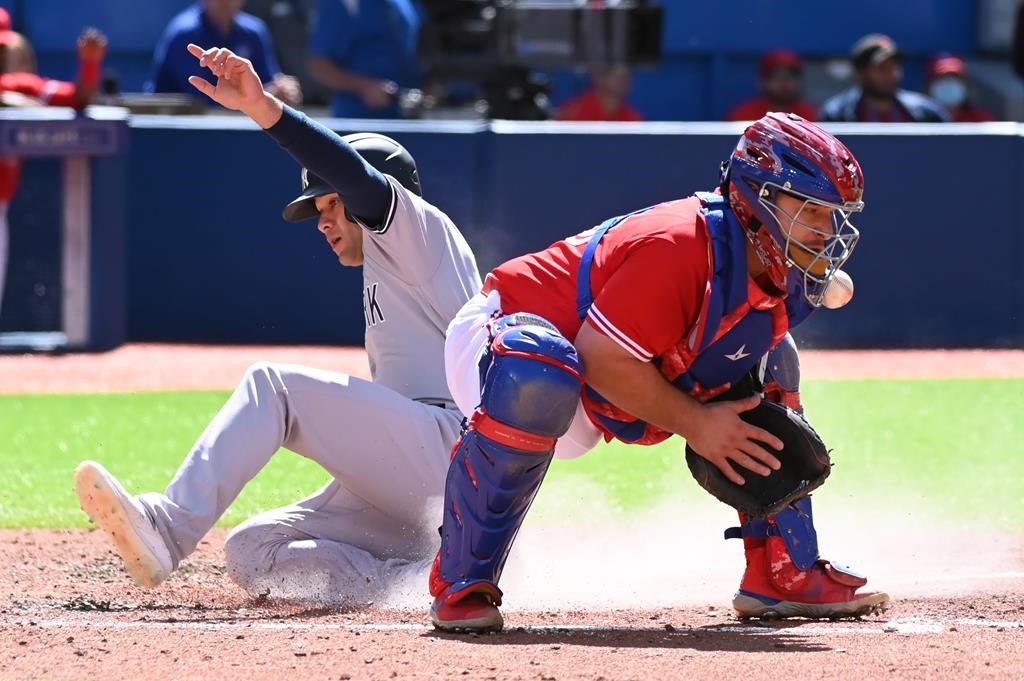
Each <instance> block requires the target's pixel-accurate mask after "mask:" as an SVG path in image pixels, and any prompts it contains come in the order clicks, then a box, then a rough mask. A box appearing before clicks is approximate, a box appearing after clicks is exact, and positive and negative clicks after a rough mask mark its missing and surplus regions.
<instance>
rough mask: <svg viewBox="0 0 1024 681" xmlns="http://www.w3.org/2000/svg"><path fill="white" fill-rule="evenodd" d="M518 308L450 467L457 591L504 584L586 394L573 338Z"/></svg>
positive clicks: (446, 528)
mask: <svg viewBox="0 0 1024 681" xmlns="http://www.w3.org/2000/svg"><path fill="white" fill-rule="evenodd" d="M515 317H516V316H513V318H512V319H513V322H512V323H509V322H506V323H504V324H502V323H501V322H503V321H505V320H499V322H498V323H496V324H495V330H496V335H495V336H494V339H493V341H492V343H491V349H490V352H489V353H488V355H487V356H486V357H485V358H484V361H483V362H482V363H481V376H482V386H483V388H482V391H481V393H482V396H481V404H480V407H479V408H478V409H477V410H476V412H475V413H474V414H473V416H472V417H471V418H470V420H469V426H468V428H467V430H466V432H465V433H464V434H463V436H462V439H461V440H460V441H459V444H458V445H457V446H456V449H455V453H454V455H453V456H452V461H451V464H450V465H449V467H448V478H447V481H446V484H445V506H444V521H443V525H442V528H441V553H440V562H439V574H438V577H440V579H441V580H442V581H443V582H444V583H445V584H446V585H447V590H448V591H449V592H450V593H452V592H457V591H462V590H464V589H471V588H473V586H474V585H478V584H480V583H486V584H489V585H496V584H497V582H498V579H499V578H500V577H501V571H502V568H503V567H504V564H505V559H506V558H507V556H508V552H509V549H510V548H511V546H512V542H513V540H514V539H515V536H516V533H517V532H518V531H519V526H520V525H521V524H522V522H523V518H524V517H525V516H526V512H527V511H528V510H529V508H530V504H531V503H532V502H533V499H534V497H535V496H536V494H537V490H538V489H540V484H541V482H542V481H543V480H544V474H545V473H546V472H547V469H548V465H549V464H550V463H551V459H552V456H553V453H554V446H555V442H556V440H557V439H558V438H559V437H561V436H562V435H564V434H565V432H566V430H568V428H569V424H570V423H571V422H572V419H573V416H574V415H575V413H576V407H577V404H578V403H579V398H580V389H581V386H582V373H583V371H582V366H581V364H580V361H579V358H578V357H577V355H576V350H575V348H573V346H572V344H571V343H569V341H567V340H566V339H565V338H563V337H562V336H561V335H560V334H559V333H558V332H557V331H555V330H554V329H553V328H550V327H548V326H546V325H542V324H544V323H543V320H537V321H539V322H541V323H527V324H524V325H520V326H516V325H514V320H515ZM519 317H520V318H522V317H523V316H522V315H520V316H519Z"/></svg>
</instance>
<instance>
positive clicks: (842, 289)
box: [822, 270, 853, 310]
mask: <svg viewBox="0 0 1024 681" xmlns="http://www.w3.org/2000/svg"><path fill="white" fill-rule="evenodd" d="M851 298H853V279H852V278H851V277H850V275H849V274H847V273H846V272H844V271H842V270H839V271H838V272H836V273H835V276H833V277H832V281H830V282H829V283H828V288H827V289H825V298H824V300H822V304H823V305H824V306H825V307H827V308H828V309H830V310H838V309H839V308H841V307H842V306H843V305H846V304H847V303H848V302H850V299H851Z"/></svg>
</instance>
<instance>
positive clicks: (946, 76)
mask: <svg viewBox="0 0 1024 681" xmlns="http://www.w3.org/2000/svg"><path fill="white" fill-rule="evenodd" d="M925 82H926V83H927V84H928V94H929V95H931V97H932V99H934V100H935V101H936V102H938V103H939V104H941V105H942V106H944V107H945V108H946V111H947V112H949V116H950V118H952V119H953V122H954V123H984V122H986V121H991V120H995V116H993V115H992V112H991V111H989V110H988V109H986V108H984V107H982V106H978V105H977V104H975V103H974V102H973V101H972V100H971V93H970V79H969V77H968V75H967V64H966V63H965V62H964V60H963V59H961V58H960V57H958V56H956V55H954V54H948V53H945V54H940V55H937V56H935V57H934V58H933V59H932V60H931V61H930V62H929V64H928V71H927V75H926V78H925Z"/></svg>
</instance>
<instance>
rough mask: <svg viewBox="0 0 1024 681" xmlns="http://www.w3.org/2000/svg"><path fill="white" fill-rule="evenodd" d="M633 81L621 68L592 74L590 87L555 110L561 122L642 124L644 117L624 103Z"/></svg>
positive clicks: (623, 68)
mask: <svg viewBox="0 0 1024 681" xmlns="http://www.w3.org/2000/svg"><path fill="white" fill-rule="evenodd" d="M632 82H633V79H632V77H631V76H630V73H629V69H627V68H626V67H625V66H614V67H612V68H610V69H605V70H601V71H593V72H591V74H590V84H591V88H590V89H589V90H587V91H586V92H584V93H583V94H581V95H579V96H578V97H574V98H572V99H570V100H569V101H567V102H565V103H564V104H562V106H561V107H559V109H558V112H557V114H556V116H555V117H556V118H558V119H559V120H562V121H642V120H643V119H644V117H643V116H642V115H640V112H639V111H637V110H636V109H634V108H633V107H631V106H630V105H629V103H628V102H627V101H626V97H627V96H628V95H629V88H630V86H631V85H632Z"/></svg>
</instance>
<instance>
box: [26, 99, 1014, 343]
mask: <svg viewBox="0 0 1024 681" xmlns="http://www.w3.org/2000/svg"><path fill="white" fill-rule="evenodd" d="M329 123H330V124H332V125H333V127H334V128H335V129H337V130H338V131H339V132H351V131H353V130H354V129H357V128H356V127H354V126H358V122H354V121H333V122H329ZM374 129H376V130H379V131H381V132H384V133H386V134H390V135H393V136H394V137H396V138H397V139H399V140H400V141H401V142H403V143H404V144H405V145H407V146H408V148H409V149H410V150H411V151H412V153H413V154H414V155H415V156H416V158H417V160H418V162H419V165H420V169H421V173H422V177H423V186H424V190H425V192H426V195H427V197H428V198H430V199H431V200H432V201H433V202H434V203H435V204H437V205H438V206H440V207H441V208H442V209H444V210H445V211H446V212H448V213H449V215H450V216H451V217H452V218H453V219H454V220H455V222H456V223H457V224H458V225H460V226H461V228H462V230H463V232H464V233H465V234H466V237H467V239H468V240H469V242H470V244H471V245H472V246H473V248H474V249H475V251H476V253H477V257H478V260H479V263H480V267H481V270H482V271H483V272H486V271H487V270H488V269H489V268H490V267H492V266H494V265H495V264H497V263H499V262H501V261H502V260H504V259H507V258H509V257H513V256H516V255H519V254H521V253H524V252H527V251H530V250H536V249H540V248H544V247H545V246H547V245H548V244H550V243H551V242H553V241H555V240H557V239H559V238H561V237H564V236H567V235H569V234H573V233H576V232H578V231H581V230H583V229H586V228H587V227H590V226H592V225H593V224H595V223H597V222H599V221H600V220H602V219H604V218H606V217H609V216H612V215H617V214H620V213H623V212H627V211H630V210H633V209H636V208H639V207H642V206H644V205H648V204H651V203H656V202H659V201H663V200H667V199H672V198H676V197H679V196H683V195H686V194H689V193H691V192H692V191H694V190H699V189H710V188H712V187H713V186H714V184H715V182H716V178H717V168H718V164H719V162H720V161H721V160H722V159H723V158H725V157H726V155H727V154H728V153H729V151H730V150H731V147H732V145H733V144H734V143H735V140H736V138H737V136H738V134H739V133H740V132H741V130H742V126H741V125H733V124H722V123H717V124H715V123H702V124H668V123H665V124H646V125H643V124H641V125H637V126H634V125H630V124H625V125H620V126H615V125H612V126H605V125H601V124H579V125H572V124H543V123H542V124H530V123H504V122H498V123H494V124H493V125H490V126H487V125H483V124H475V123H450V124H437V125H426V124H411V123H402V122H391V123H381V122H378V123H376V124H375V126H374ZM832 130H834V131H835V132H837V133H838V134H840V136H841V137H843V139H844V140H845V141H846V142H847V143H848V145H849V146H850V147H851V149H852V150H853V151H854V153H855V154H856V155H857V156H858V158H859V159H860V161H861V163H862V165H863V167H864V170H865V174H866V195H865V198H866V203H867V210H866V212H865V213H864V214H863V216H862V217H861V218H860V220H859V221H858V223H857V224H858V226H859V227H860V228H861V231H862V233H863V238H862V241H861V245H860V246H859V247H858V250H857V253H856V254H855V256H854V258H853V259H852V260H851V262H850V266H849V268H848V269H849V271H850V273H851V274H852V275H853V278H854V280H855V283H856V295H855V297H854V300H853V302H852V303H851V304H850V306H848V307H847V308H845V309H843V310H839V311H822V312H821V313H819V314H818V315H816V316H815V317H814V318H812V321H810V322H808V323H807V324H805V325H804V326H803V327H801V328H800V329H799V331H798V336H799V338H800V340H801V342H802V343H804V344H806V345H810V346H817V347H909V346H914V347H953V346H968V347H969V346H1024V266H1022V265H1021V258H1020V253H1021V251H1022V247H1024V215H1022V214H1021V209H1020V194H1021V191H1022V189H1024V166H1022V163H1024V161H1022V158H1024V153H1022V152H1024V138H1022V137H1021V134H1022V127H1021V126H1018V125H1017V124H1014V123H996V124H987V125H957V126H945V127H943V126H913V125H890V126H857V125H845V126H835V127H833V128H832ZM128 168H129V172H130V176H131V181H130V187H131V189H130V196H129V197H128V199H127V201H128V207H127V213H128V244H127V253H128V264H127V272H128V277H127V279H128V291H127V298H128V314H127V319H128V337H129V339H131V340H139V341H141V340H169V341H195V342H208V341H212V342H251V343H344V344H358V343H360V342H361V339H362V331H363V318H362V311H361V296H360V284H361V274H360V271H359V270H353V269H346V268H342V267H341V266H340V265H338V264H337V261H336V259H335V257H334V255H333V254H332V253H331V252H330V250H329V249H328V248H327V246H326V245H325V243H324V240H323V237H322V236H321V235H320V234H319V233H318V232H317V231H316V230H315V228H314V224H313V223H312V222H310V223H306V224H300V225H293V224H289V223H286V222H284V221H283V220H282V219H281V218H280V211H281V208H282V207H283V205H284V204H285V203H286V202H287V201H288V200H290V199H291V198H292V197H293V196H294V195H295V194H296V193H297V191H298V185H299V177H298V167H297V166H296V164H295V163H294V162H293V161H292V159H291V158H290V157H289V156H288V155H287V154H286V153H285V152H283V151H281V150H280V149H278V148H277V146H276V144H275V143H274V142H273V141H272V140H271V139H270V138H269V137H267V136H266V135H264V134H263V133H261V132H259V131H258V130H256V129H255V127H254V126H252V125H249V124H248V123H247V122H244V121H241V120H239V119H238V118H232V117H199V118H188V117H179V118H164V117H136V118H135V119H134V120H133V122H132V139H131V144H130V151H129V157H128ZM17 219H18V217H17V215H14V216H12V222H15V221H16V220H17Z"/></svg>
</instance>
